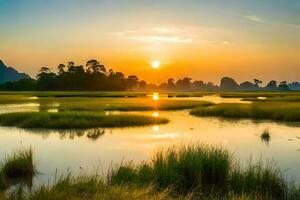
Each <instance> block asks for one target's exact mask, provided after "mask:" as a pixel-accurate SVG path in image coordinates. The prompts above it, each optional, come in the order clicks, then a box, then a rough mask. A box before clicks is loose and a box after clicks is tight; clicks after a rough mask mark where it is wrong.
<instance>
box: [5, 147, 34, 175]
mask: <svg viewBox="0 0 300 200" xmlns="http://www.w3.org/2000/svg"><path fill="white" fill-rule="evenodd" d="M34 173H35V164H34V163H33V155H32V149H25V150H19V151H16V152H14V153H13V154H11V155H8V156H6V157H5V158H4V160H3V161H2V163H1V174H2V176H3V177H4V178H6V179H17V178H20V177H32V176H33V175H34Z"/></svg>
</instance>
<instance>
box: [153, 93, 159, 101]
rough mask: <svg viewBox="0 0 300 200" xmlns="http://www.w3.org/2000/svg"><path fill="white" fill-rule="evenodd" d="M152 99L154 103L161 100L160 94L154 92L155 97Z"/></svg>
mask: <svg viewBox="0 0 300 200" xmlns="http://www.w3.org/2000/svg"><path fill="white" fill-rule="evenodd" d="M152 99H153V100H154V101H157V100H159V93H158V92H154V93H153V95H152Z"/></svg>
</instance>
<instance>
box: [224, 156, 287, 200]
mask: <svg viewBox="0 0 300 200" xmlns="http://www.w3.org/2000/svg"><path fill="white" fill-rule="evenodd" d="M233 169H234V170H232V171H231V176H230V183H229V184H230V190H231V191H232V192H233V193H234V194H247V195H249V196H252V197H254V196H256V195H259V196H263V197H266V198H270V199H283V198H284V193H285V189H286V187H287V183H286V181H285V180H284V178H283V175H282V172H281V170H280V169H279V168H278V167H277V166H276V165H275V164H274V163H271V162H266V163H263V162H262V161H258V162H257V163H253V162H252V161H250V162H249V163H248V164H247V165H246V167H241V165H239V164H238V163H237V164H235V166H234V168H233Z"/></svg>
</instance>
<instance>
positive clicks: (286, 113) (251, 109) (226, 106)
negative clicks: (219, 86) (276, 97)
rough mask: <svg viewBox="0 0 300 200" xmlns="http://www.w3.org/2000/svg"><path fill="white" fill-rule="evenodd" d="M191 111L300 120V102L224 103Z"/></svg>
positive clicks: (208, 114)
mask: <svg viewBox="0 0 300 200" xmlns="http://www.w3.org/2000/svg"><path fill="white" fill-rule="evenodd" d="M190 113H191V114H192V115H195V116H215V117H225V118H250V119H269V120H277V121H287V122H289V121H300V104H299V103H296V102H284V103H282V102H253V103H252V104H239V103H223V104H217V105H213V106H208V107H199V108H195V109H193V110H192V111H191V112H190Z"/></svg>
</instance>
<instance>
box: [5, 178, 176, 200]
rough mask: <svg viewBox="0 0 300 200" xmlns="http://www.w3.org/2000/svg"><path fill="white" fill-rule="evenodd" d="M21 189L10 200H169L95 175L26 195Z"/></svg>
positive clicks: (150, 190) (149, 190)
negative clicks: (118, 184)
mask: <svg viewBox="0 0 300 200" xmlns="http://www.w3.org/2000/svg"><path fill="white" fill-rule="evenodd" d="M22 190H23V189H22V188H21V189H20V190H19V191H17V192H14V193H13V194H12V195H11V196H10V199H21V200H88V199H93V200H142V199H143V200H171V199H174V198H172V197H171V196H169V195H168V191H167V190H166V191H161V192H157V191H154V190H153V188H151V187H150V186H148V187H145V188H138V187H134V186H112V185H108V184H106V183H105V181H103V180H102V179H101V177H99V176H97V175H80V176H77V177H76V176H72V175H67V176H64V177H61V178H60V179H59V180H58V181H57V183H55V184H54V185H52V186H41V187H40V188H38V189H37V190H36V191H33V192H31V193H29V194H26V193H25V192H24V191H22Z"/></svg>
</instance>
